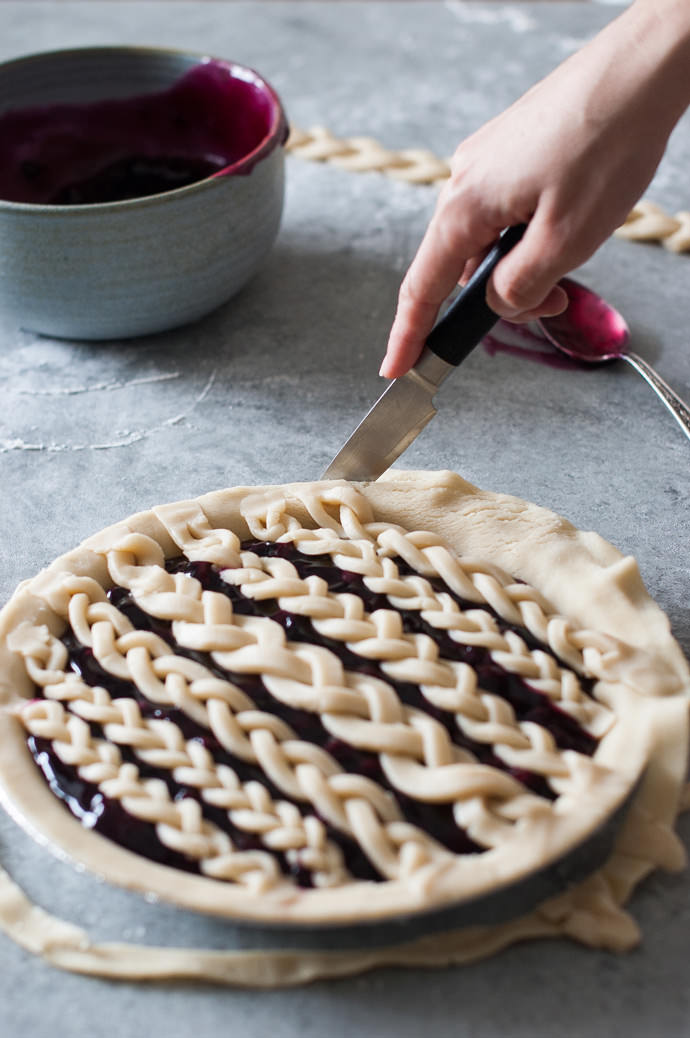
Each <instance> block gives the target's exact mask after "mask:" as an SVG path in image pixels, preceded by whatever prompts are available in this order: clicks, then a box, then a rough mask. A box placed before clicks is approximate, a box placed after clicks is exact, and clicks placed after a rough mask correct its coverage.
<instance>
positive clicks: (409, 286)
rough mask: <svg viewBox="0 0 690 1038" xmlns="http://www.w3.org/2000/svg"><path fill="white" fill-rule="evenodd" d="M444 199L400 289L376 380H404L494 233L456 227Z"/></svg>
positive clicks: (442, 198)
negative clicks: (470, 261) (467, 268)
mask: <svg viewBox="0 0 690 1038" xmlns="http://www.w3.org/2000/svg"><path fill="white" fill-rule="evenodd" d="M448 194H449V193H448V192H446V193H445V195H444V194H443V193H442V196H441V198H439V205H438V206H437V209H436V213H435V214H434V217H433V218H432V220H431V223H430V224H429V227H428V229H427V232H426V234H425V236H424V238H423V240H422V243H421V245H420V246H419V250H418V252H417V255H416V256H415V258H414V260H413V261H412V264H411V266H410V269H409V270H408V272H407V274H406V276H405V279H404V280H403V283H402V285H401V288H400V294H399V297H398V308H397V311H396V314H395V319H394V321H393V326H392V328H391V331H390V335H389V338H388V347H387V350H386V356H385V357H384V360H383V364H382V365H381V370H380V374H381V375H383V376H384V377H385V378H398V377H399V376H400V375H404V374H405V372H406V371H408V370H409V369H410V368H411V367H412V365H413V364H414V363H415V361H416V360H417V358H418V357H419V354H420V353H421V352H422V349H423V347H424V342H425V340H426V338H427V336H428V334H429V332H430V331H431V329H432V328H433V326H434V324H435V322H436V318H437V317H438V312H439V310H440V308H441V304H442V303H443V302H444V300H445V299H446V298H447V297H448V296H449V295H450V293H451V292H452V290H453V289H454V288H455V286H456V285H457V283H458V281H459V280H460V278H461V277H462V275H463V272H464V270H465V264H466V262H467V260H468V259H470V258H471V257H473V256H476V255H477V253H480V252H481V251H482V250H483V249H484V247H485V246H486V245H487V244H489V243H490V242H491V241H492V240H493V238H494V237H496V233H494V232H493V231H492V230H491V229H488V228H483V229H482V230H481V231H480V232H479V233H478V232H477V231H474V230H473V231H470V229H469V228H465V227H458V226H457V220H456V219H454V218H453V205H452V200H449V197H448Z"/></svg>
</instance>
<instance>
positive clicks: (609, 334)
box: [537, 278, 690, 438]
mask: <svg viewBox="0 0 690 1038" xmlns="http://www.w3.org/2000/svg"><path fill="white" fill-rule="evenodd" d="M559 285H561V286H562V288H564V289H565V291H566V293H567V295H568V299H569V303H568V307H567V309H566V310H564V311H563V313H562V314H558V315H557V316H556V317H542V318H540V319H539V320H538V321H537V325H538V326H539V329H540V330H541V332H542V333H543V335H544V336H545V337H546V338H547V339H548V341H549V342H550V343H551V344H552V345H553V346H555V347H556V349H558V350H560V351H561V352H562V353H565V354H567V356H569V357H572V358H573V360H578V361H582V362H583V363H584V364H604V363H606V362H607V361H612V360H627V362H628V364H630V365H632V367H633V368H635V370H636V371H639V373H640V375H642V377H643V378H644V379H645V380H646V381H647V382H648V383H649V385H650V386H651V387H652V389H653V390H654V391H655V393H657V394H658V396H659V397H660V399H661V400H662V401H663V403H664V404H665V405H666V407H667V408H668V409H669V411H670V412H671V414H672V415H673V417H674V418H675V419H676V421H677V422H678V424H679V425H680V427H681V429H682V430H683V432H684V433H685V435H686V436H687V437H688V438H690V408H689V407H688V405H687V404H686V403H684V401H683V400H681V398H680V397H679V396H678V394H677V393H675V392H674V391H673V390H672V389H671V387H670V386H669V385H668V383H666V382H664V380H663V378H661V376H660V375H658V374H657V373H656V371H655V370H654V368H652V367H651V366H650V365H649V364H648V363H647V361H646V360H643V359H642V357H639V356H638V355H637V354H636V353H632V352H631V351H630V350H629V349H628V343H629V342H630V330H629V328H628V326H627V324H626V323H625V320H624V319H623V317H622V316H621V315H620V314H619V313H618V311H617V310H615V309H614V308H613V307H612V306H611V305H610V304H609V303H607V302H606V301H605V300H604V299H602V298H601V297H600V296H598V295H597V294H596V293H595V292H592V290H591V289H589V288H586V287H585V286H584V285H582V284H580V282H579V281H574V280H573V279H572V278H563V279H562V280H561V281H559Z"/></svg>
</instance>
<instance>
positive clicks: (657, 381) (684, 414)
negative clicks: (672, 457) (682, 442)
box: [621, 353, 690, 439]
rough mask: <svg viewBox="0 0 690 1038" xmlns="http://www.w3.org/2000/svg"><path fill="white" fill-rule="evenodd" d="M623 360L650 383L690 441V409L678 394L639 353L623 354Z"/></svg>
mask: <svg viewBox="0 0 690 1038" xmlns="http://www.w3.org/2000/svg"><path fill="white" fill-rule="evenodd" d="M621 359H622V360H627V362H628V364H632V366H633V367H634V368H635V370H636V371H638V372H639V373H640V375H642V378H643V379H645V380H646V381H647V382H648V383H649V385H650V386H651V387H652V389H653V390H654V392H655V393H656V394H657V395H658V396H659V398H660V399H661V400H662V401H663V403H664V404H665V405H666V407H667V408H668V409H669V411H670V412H671V414H672V415H673V417H674V418H675V420H676V421H677V422H678V424H679V425H680V427H681V429H682V430H683V432H684V433H685V435H686V436H687V437H688V438H689V439H690V407H688V405H687V404H686V403H685V402H684V401H683V400H681V398H680V397H679V396H678V394H677V393H674V391H673V390H672V389H671V387H670V386H669V384H668V383H667V382H664V380H663V378H662V377H661V375H658V374H657V373H656V371H655V370H654V368H653V367H651V366H650V365H649V364H648V363H647V361H646V360H643V359H642V357H640V356H638V355H637V353H622V354H621Z"/></svg>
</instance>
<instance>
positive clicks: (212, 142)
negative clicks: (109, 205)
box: [0, 60, 284, 205]
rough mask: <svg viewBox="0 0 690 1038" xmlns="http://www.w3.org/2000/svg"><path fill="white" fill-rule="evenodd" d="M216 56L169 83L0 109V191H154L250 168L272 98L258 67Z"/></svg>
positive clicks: (11, 196)
mask: <svg viewBox="0 0 690 1038" xmlns="http://www.w3.org/2000/svg"><path fill="white" fill-rule="evenodd" d="M233 69H234V66H232V65H230V64H226V63H224V62H221V61H210V60H209V61H204V62H201V63H200V64H198V65H195V66H193V67H192V68H191V69H190V70H189V71H188V72H186V73H185V74H184V75H183V76H182V77H181V78H180V79H179V80H178V81H177V82H176V83H175V84H173V86H172V87H170V88H169V89H168V90H164V91H160V92H158V93H154V94H145V95H142V96H139V97H129V98H123V99H116V98H113V99H106V100H103V101H94V102H91V103H87V104H51V105H42V106H40V107H38V106H36V107H32V108H21V109H14V110H10V111H7V112H5V113H4V114H2V115H0V154H1V155H2V164H1V165H0V199H4V200H5V201H9V202H29V203H36V204H43V205H86V204H93V203H97V202H114V201H122V200H124V199H130V198H142V197H145V196H147V195H153V194H160V193H161V192H165V191H170V190H172V189H174V188H179V187H184V186H186V185H187V184H191V183H194V182H196V181H198V180H203V179H205V178H206V177H209V176H212V175H214V174H217V173H220V172H221V171H222V172H223V173H224V174H228V173H248V172H250V170H251V168H252V165H253V160H252V156H253V155H254V156H255V155H256V152H257V149H259V150H260V151H261V153H262V155H263V154H265V152H264V151H263V150H262V149H261V145H262V144H264V143H266V142H267V139H268V138H269V135H270V134H271V132H272V131H274V130H275V131H277V132H275V135H274V140H273V141H272V143H271V146H275V145H278V144H281V143H283V137H284V127H282V128H281V126H280V123H279V122H278V113H279V102H278V100H277V98H276V97H275V95H274V94H273V93H272V91H270V89H269V88H268V87H267V86H266V84H264V83H263V81H262V80H261V79H260V78H259V77H258V76H252V75H250V74H249V73H248V72H247V70H244V69H241V70H240V69H236V70H235V71H233Z"/></svg>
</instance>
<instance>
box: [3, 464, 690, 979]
mask: <svg viewBox="0 0 690 1038" xmlns="http://www.w3.org/2000/svg"><path fill="white" fill-rule="evenodd" d="M689 691H690V674H689V671H688V666H687V663H686V661H685V659H684V657H683V655H682V653H681V650H680V648H679V647H678V645H677V644H676V642H675V641H674V639H673V637H672V634H671V632H670V628H669V624H668V621H667V618H666V617H665V615H664V614H663V613H662V611H661V610H660V609H659V608H658V606H657V605H656V604H655V603H654V602H653V601H652V600H651V598H650V597H649V595H648V593H647V592H646V590H645V588H644V586H643V584H642V581H641V578H640V575H639V572H638V569H637V566H636V564H635V562H634V560H633V559H631V558H624V557H622V556H621V555H620V554H619V553H618V551H617V550H616V549H614V548H613V547H612V546H611V545H609V544H607V543H606V542H605V541H603V540H602V539H601V538H600V537H599V536H598V535H596V534H593V533H583V532H581V531H578V530H576V529H575V528H574V527H572V526H571V525H570V524H569V523H568V522H567V521H566V520H564V519H563V518H561V517H559V516H556V515H555V514H553V513H551V512H549V511H547V510H545V509H542V508H539V507H537V506H535V505H531V504H528V503H526V502H524V501H520V500H518V499H516V498H512V497H508V496H506V495H501V494H495V493H489V492H484V491H480V490H478V489H477V488H475V487H472V486H471V485H470V484H468V483H466V482H465V481H464V480H462V479H461V478H460V477H459V476H457V475H454V474H452V473H447V472H440V473H419V472H403V471H398V470H393V471H391V472H389V473H387V474H386V475H385V476H384V477H382V478H381V479H380V480H378V481H377V482H375V483H370V484H351V483H346V482H344V481H331V482H320V483H302V484H291V485H285V486H275V487H239V488H234V489H230V490H221V491H218V492H215V493H211V494H207V495H205V496H203V497H200V498H198V499H195V500H189V501H181V502H176V503H174V504H168V505H163V506H160V507H155V508H153V509H151V510H150V511H148V512H142V513H139V514H137V515H135V516H133V517H131V518H130V519H128V520H126V521H124V522H121V523H118V524H116V525H114V526H111V527H109V528H107V529H105V530H103V531H102V532H101V533H99V534H97V535H95V536H93V537H91V538H90V539H88V540H87V541H85V542H84V543H83V544H82V545H81V546H80V547H78V548H77V549H75V550H74V551H72V552H70V553H69V554H67V555H64V556H62V557H60V558H58V559H57V560H56V561H55V562H54V563H53V564H52V565H51V566H49V567H48V568H47V569H46V570H44V571H43V572H41V573H39V574H38V575H37V576H36V577H35V578H33V579H32V580H30V581H26V582H24V583H23V584H22V585H20V587H19V588H18V589H17V591H16V593H15V595H14V596H13V598H12V599H11V601H10V602H9V604H8V605H7V606H6V607H5V609H4V610H3V611H2V613H0V745H2V752H1V753H0V796H1V797H2V801H3V803H4V804H5V806H6V807H7V808H8V809H9V810H10V811H11V813H12V814H13V815H14V817H16V818H17V819H18V820H19V821H20V822H21V823H22V824H24V825H25V826H26V827H27V828H28V829H29V830H30V831H31V832H32V833H34V834H38V835H39V836H40V837H41V839H42V840H44V841H47V842H48V843H49V845H51V846H52V847H53V848H54V849H55V850H56V851H57V852H58V853H61V854H63V855H68V856H69V857H70V858H71V859H72V860H74V861H75V862H77V863H79V864H80V865H83V866H86V867H88V868H89V869H91V870H93V871H95V872H96V873H98V874H99V875H101V876H103V877H104V878H105V879H107V880H109V881H111V882H113V883H116V884H120V885H124V886H127V887H129V888H132V889H135V890H138V891H140V892H142V893H147V894H155V895H157V896H159V897H162V898H164V899H167V900H171V901H173V902H175V903H176V904H178V905H180V906H182V907H184V908H191V909H195V910H199V911H204V912H212V913H213V914H215V915H220V916H224V917H228V918H230V919H232V920H234V921H236V922H238V923H244V922H252V923H261V924H264V925H267V926H273V925H285V924H291V925H294V926H297V927H304V926H311V925H318V926H320V927H329V926H330V927H352V926H357V925H365V926H366V925H368V926H376V925H385V924H388V923H393V924H395V923H397V922H399V921H400V920H401V919H407V920H409V919H417V920H418V919H422V920H423V919H424V918H425V916H426V915H427V914H429V913H430V915H429V918H430V919H431V918H435V919H436V920H437V923H436V928H438V926H439V925H442V922H441V924H439V923H438V920H439V919H440V920H441V921H442V920H443V918H444V916H443V915H442V913H447V916H446V917H445V918H446V919H447V924H446V925H447V926H448V925H455V926H459V927H460V928H462V927H463V926H470V927H471V928H473V929H472V933H473V934H475V936H476V928H477V927H479V928H480V929H481V928H485V929H486V932H487V934H488V933H493V935H494V937H495V935H496V933H497V932H499V931H500V929H501V927H504V928H505V932H506V933H509V932H510V927H511V926H512V925H513V924H512V923H511V921H510V918H509V917H518V918H522V919H526V918H532V919H534V918H535V915H534V913H535V912H536V913H537V914H539V913H541V916H540V918H541V919H542V921H543V920H551V922H552V923H553V925H554V926H555V928H556V930H557V931H558V932H567V933H571V934H572V935H575V936H578V937H581V938H582V939H583V940H590V941H593V942H594V943H606V941H607V940H608V943H609V944H614V945H615V944H616V937H615V934H613V935H611V934H609V936H608V938H607V937H604V936H602V933H603V930H602V929H601V928H600V931H601V932H599V933H598V934H597V932H596V931H597V922H596V920H597V909H596V908H594V909H593V908H592V906H591V904H590V905H589V908H588V909H587V910H586V911H585V909H584V907H583V906H584V904H585V902H586V900H587V899H586V896H585V895H584V894H583V893H582V891H587V890H593V889H594V887H593V886H592V884H595V885H596V884H598V886H597V887H596V890H597V894H596V896H595V898H594V900H596V898H597V897H598V898H599V899H600V900H601V898H602V896H603V895H602V889H604V888H605V891H606V896H605V897H604V901H606V904H607V905H608V909H606V911H608V910H609V909H610V911H609V923H611V920H614V924H612V927H613V930H615V928H616V925H618V927H619V930H620V929H621V927H622V928H623V930H625V931H626V932H625V933H624V934H623V933H622V932H621V933H619V935H618V944H620V945H621V946H622V945H624V944H626V942H627V943H630V927H629V923H628V917H627V916H626V915H625V913H623V912H621V911H619V906H620V904H621V903H622V901H623V900H625V899H626V898H627V896H628V894H629V893H630V891H631V889H632V887H633V886H634V884H635V883H636V882H637V881H638V880H639V879H640V878H641V877H642V876H643V875H644V874H645V873H646V872H648V871H649V870H650V869H651V868H652V867H653V866H654V865H664V866H668V867H680V866H681V865H682V863H683V853H682V848H681V846H680V843H679V841H678V839H677V837H676V836H675V835H674V833H673V824H674V821H675V817H676V814H677V812H678V809H679V805H680V798H681V794H682V790H683V783H684V777H685V763H686V753H687V743H688V734H687V714H688V709H687V704H688V692H689ZM602 833H605V834H608V836H607V838H608V841H609V842H608V843H607V844H606V855H605V857H607V860H606V862H604V860H603V859H602V856H601V853H600V854H599V858H597V857H596V851H595V849H594V848H595V846H598V845H597V838H598V837H600V836H601V834H602ZM600 842H601V841H600ZM614 844H615V845H614ZM582 848H585V849H587V848H589V849H590V851H591V853H590V854H589V857H588V854H587V853H585V854H584V855H580V856H579V857H578V850H581V849H582ZM573 861H577V863H578V864H577V866H576V869H575V871H572V870H571V871H570V872H569V871H568V869H569V867H570V866H569V864H568V863H570V864H571V865H572V862H573ZM583 862H584V865H583ZM588 862H590V863H589V864H588ZM595 870H596V871H595ZM588 873H593V874H594V875H593V878H592V879H591V880H588V879H586V878H585V877H586V875H587V874H588ZM554 877H560V880H559V883H560V887H563V888H564V889H563V890H561V889H559V888H558V885H557V886H556V887H554V886H553V880H554ZM540 878H541V879H544V878H546V879H547V880H548V882H549V883H551V885H550V886H549V885H548V884H546V885H543V886H542V887H540V886H539V882H536V883H535V884H534V886H533V887H532V886H530V881H531V880H537V881H538V880H539V879H540ZM575 881H577V882H578V883H579V882H580V881H582V884H581V885H580V886H575V887H572V884H573V883H574V882H575ZM602 883H603V888H602ZM511 891H514V892H517V894H516V896H514V897H512V899H511V898H510V897H508V899H507V901H506V904H507V905H508V908H504V909H501V911H503V912H504V915H505V919H504V918H501V916H500V914H499V915H498V916H497V915H496V905H498V904H499V901H500V895H501V894H502V893H505V892H508V894H510V892H511ZM534 891H536V892H537V893H536V894H535V893H534ZM521 898H522V900H521ZM530 899H531V900H530ZM535 899H536V901H537V902H544V904H540V903H538V904H536V905H535V903H534V902H535ZM578 899H579V900H578ZM606 899H608V901H607V900H606ZM603 904H604V902H603V901H602V903H601V905H600V911H599V916H600V919H601V917H602V913H603V914H604V915H605V914H606V911H605V909H604V907H602V906H603ZM463 911H465V915H463ZM484 912H485V913H486V916H485V917H484V916H483V915H482V913H484ZM458 913H459V914H458ZM617 913H618V915H617ZM615 919H618V922H617V923H615ZM588 927H589V930H590V932H589V933H587V932H585V931H587V928H588ZM604 929H605V927H604ZM515 932H517V931H515ZM520 932H521V933H523V932H524V928H523V930H522V931H520ZM401 933H403V934H404V930H402V931H401ZM459 940H460V941H461V938H459ZM494 944H495V941H494ZM499 944H500V941H499ZM450 958H452V956H450Z"/></svg>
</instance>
